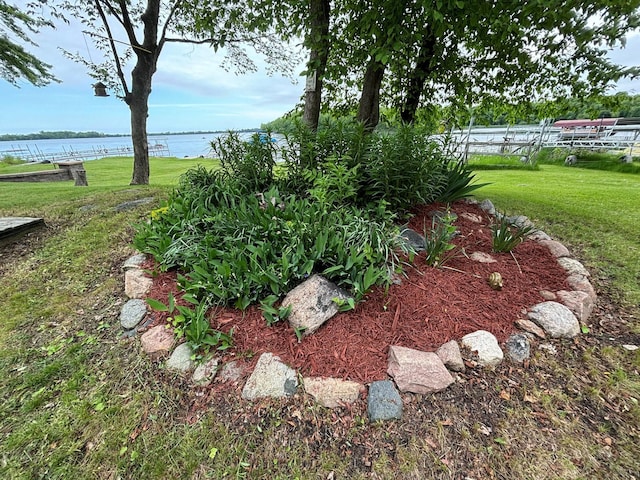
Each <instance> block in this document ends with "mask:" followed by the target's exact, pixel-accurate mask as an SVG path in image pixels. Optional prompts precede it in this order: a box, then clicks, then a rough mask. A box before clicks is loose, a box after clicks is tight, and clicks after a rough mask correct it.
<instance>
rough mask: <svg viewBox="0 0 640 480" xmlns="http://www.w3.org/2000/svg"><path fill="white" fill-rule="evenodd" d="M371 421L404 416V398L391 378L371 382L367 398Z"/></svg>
mask: <svg viewBox="0 0 640 480" xmlns="http://www.w3.org/2000/svg"><path fill="white" fill-rule="evenodd" d="M367 414H368V416H369V421H371V422H377V421H382V420H393V419H400V418H402V398H400V394H399V393H398V391H397V390H396V388H395V387H394V386H393V382H391V381H389V380H380V381H376V382H373V383H371V386H370V387H369V395H368V398H367Z"/></svg>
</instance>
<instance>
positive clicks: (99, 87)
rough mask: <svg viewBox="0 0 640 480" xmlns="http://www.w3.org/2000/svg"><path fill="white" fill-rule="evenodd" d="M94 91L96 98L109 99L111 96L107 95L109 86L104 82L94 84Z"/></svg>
mask: <svg viewBox="0 0 640 480" xmlns="http://www.w3.org/2000/svg"><path fill="white" fill-rule="evenodd" d="M93 91H94V92H95V96H96V97H108V96H109V94H108V93H107V86H106V85H105V84H104V83H102V82H98V83H94V84H93Z"/></svg>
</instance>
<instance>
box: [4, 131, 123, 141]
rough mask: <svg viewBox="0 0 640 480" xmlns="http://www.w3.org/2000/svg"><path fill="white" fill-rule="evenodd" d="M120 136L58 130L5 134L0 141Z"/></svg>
mask: <svg viewBox="0 0 640 480" xmlns="http://www.w3.org/2000/svg"><path fill="white" fill-rule="evenodd" d="M120 136H121V135H108V134H106V133H100V132H71V131H68V130H60V131H55V132H44V131H41V132H38V133H27V134H24V135H17V134H12V133H9V134H5V135H0V141H2V142H7V141H18V140H49V139H57V138H104V137H120Z"/></svg>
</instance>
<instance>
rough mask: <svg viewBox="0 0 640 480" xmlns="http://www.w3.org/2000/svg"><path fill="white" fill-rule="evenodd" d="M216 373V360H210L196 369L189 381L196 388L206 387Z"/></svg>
mask: <svg viewBox="0 0 640 480" xmlns="http://www.w3.org/2000/svg"><path fill="white" fill-rule="evenodd" d="M216 373H218V359H217V358H210V359H209V360H207V361H206V362H203V363H201V364H200V365H198V366H197V367H196V369H195V371H194V372H193V376H192V377H191V381H192V382H193V383H195V384H196V385H198V386H201V387H206V386H207V385H209V384H211V382H212V381H213V379H214V378H215V376H216Z"/></svg>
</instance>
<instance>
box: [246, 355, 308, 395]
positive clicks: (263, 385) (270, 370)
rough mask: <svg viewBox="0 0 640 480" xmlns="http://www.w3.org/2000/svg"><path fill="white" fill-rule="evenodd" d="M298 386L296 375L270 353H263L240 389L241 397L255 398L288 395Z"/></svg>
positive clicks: (294, 391)
mask: <svg viewBox="0 0 640 480" xmlns="http://www.w3.org/2000/svg"><path fill="white" fill-rule="evenodd" d="M297 388H298V376H297V373H296V371H295V370H293V369H292V368H290V367H288V366H287V365H285V364H284V363H282V362H281V361H280V358H279V357H276V356H275V355H273V354H272V353H263V354H262V355H260V358H259V359H258V363H257V364H256V368H255V369H254V370H253V373H252V374H251V376H250V377H249V379H248V380H247V383H246V384H245V386H244V388H243V389H242V398H244V399H245V400H255V399H257V398H262V397H273V398H281V397H290V396H291V395H293V394H294V393H296V390H297Z"/></svg>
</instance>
